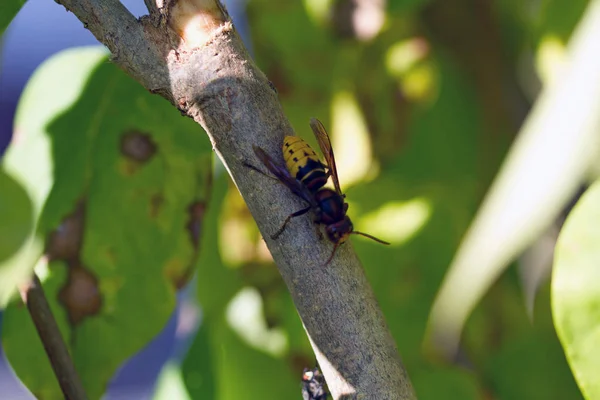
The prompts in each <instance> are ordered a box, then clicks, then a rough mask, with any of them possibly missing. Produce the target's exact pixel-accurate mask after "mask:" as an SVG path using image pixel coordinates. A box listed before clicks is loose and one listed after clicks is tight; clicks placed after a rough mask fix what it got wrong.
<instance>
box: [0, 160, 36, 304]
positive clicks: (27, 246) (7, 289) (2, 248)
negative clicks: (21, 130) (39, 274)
mask: <svg viewBox="0 0 600 400" xmlns="http://www.w3.org/2000/svg"><path fill="white" fill-rule="evenodd" d="M0 221H2V222H1V223H0V307H2V305H4V304H5V302H6V301H7V300H8V299H9V297H10V295H11V294H12V293H13V291H14V289H15V287H16V286H17V284H19V283H20V282H22V281H24V280H25V279H27V275H28V269H23V268H20V265H21V264H22V263H21V262H19V261H22V257H24V256H25V257H26V256H27V254H28V253H30V250H31V248H32V247H34V246H33V245H34V243H35V238H34V236H33V235H32V232H33V210H32V205H31V200H30V199H29V196H28V195H27V192H26V191H25V189H24V188H23V187H22V186H21V185H20V184H19V183H18V182H17V181H15V180H14V179H13V178H12V177H11V176H10V175H8V174H6V172H5V171H3V170H2V169H0ZM20 258H21V260H19V259H20Z"/></svg>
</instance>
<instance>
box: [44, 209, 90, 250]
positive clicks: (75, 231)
mask: <svg viewBox="0 0 600 400" xmlns="http://www.w3.org/2000/svg"><path fill="white" fill-rule="evenodd" d="M84 218H85V202H84V201H80V202H79V203H78V204H77V206H76V208H75V211H73V212H72V213H71V214H69V215H67V216H66V217H65V218H64V219H63V221H62V222H61V224H60V225H59V226H58V228H56V229H55V230H54V231H52V232H51V233H50V236H49V237H48V241H47V242H46V254H47V256H48V258H49V259H50V260H67V261H69V260H75V259H77V258H78V257H79V251H80V249H81V244H82V242H83V229H84Z"/></svg>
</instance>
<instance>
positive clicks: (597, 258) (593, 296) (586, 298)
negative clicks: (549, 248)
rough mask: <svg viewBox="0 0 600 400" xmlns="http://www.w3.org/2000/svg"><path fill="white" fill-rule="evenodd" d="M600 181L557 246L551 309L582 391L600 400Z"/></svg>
mask: <svg viewBox="0 0 600 400" xmlns="http://www.w3.org/2000/svg"><path fill="white" fill-rule="evenodd" d="M598 221H600V182H597V183H595V184H594V185H593V186H591V187H590V188H589V189H588V191H587V192H586V193H585V194H584V195H583V197H582V198H581V199H580V200H579V203H578V204H577V205H576V206H575V208H574V209H573V211H572V213H571V215H570V216H569V218H568V219H567V222H566V223H565V226H564V228H563V230H562V232H561V233H560V236H559V239H558V243H557V245H556V255H555V259H554V273H553V275H552V305H553V313H554V320H555V324H556V330H557V332H558V335H559V337H560V340H561V343H562V345H563V347H564V350H565V353H566V355H567V359H568V360H569V364H570V365H571V369H572V370H573V374H574V375H575V378H576V379H577V382H578V383H579V387H580V388H581V390H582V391H583V393H584V394H585V396H586V398H587V399H596V398H599V397H600V381H599V380H598V370H600V330H598V326H599V324H600V291H598V285H597V283H598V280H599V279H600V269H599V268H598V266H599V265H600V224H598Z"/></svg>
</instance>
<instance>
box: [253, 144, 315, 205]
mask: <svg viewBox="0 0 600 400" xmlns="http://www.w3.org/2000/svg"><path fill="white" fill-rule="evenodd" d="M252 148H253V149H254V153H256V156H257V157H258V158H259V159H260V160H261V161H262V163H263V164H264V165H265V167H267V169H268V170H269V171H270V172H271V173H272V174H273V175H275V177H277V179H279V180H280V181H281V182H282V183H283V184H285V185H286V186H287V187H288V188H290V190H291V191H292V193H294V194H295V195H297V196H299V197H301V198H302V199H304V200H306V201H307V202H308V203H309V204H310V205H312V206H315V205H316V203H315V201H314V199H313V197H312V195H311V193H310V192H309V190H308V189H307V188H306V186H304V185H303V184H302V183H301V182H299V181H298V180H296V178H294V177H292V176H291V175H290V172H289V171H288V170H287V169H286V168H285V167H283V166H280V165H279V164H277V163H276V162H275V161H274V160H273V159H272V158H271V156H269V155H268V154H267V153H266V152H265V151H264V150H263V149H261V148H260V147H258V146H252Z"/></svg>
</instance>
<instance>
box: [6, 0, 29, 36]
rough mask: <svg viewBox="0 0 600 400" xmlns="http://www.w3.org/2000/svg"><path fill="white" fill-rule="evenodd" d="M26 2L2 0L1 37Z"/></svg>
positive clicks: (22, 0)
mask: <svg viewBox="0 0 600 400" xmlns="http://www.w3.org/2000/svg"><path fill="white" fill-rule="evenodd" d="M25 1H26V0H2V1H1V2H0V35H2V34H3V33H4V31H5V30H6V27H7V26H8V25H9V24H10V21H12V19H13V18H14V17H15V15H17V13H18V12H19V10H20V9H21V7H23V5H24V4H25Z"/></svg>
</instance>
